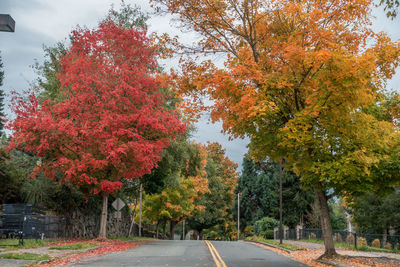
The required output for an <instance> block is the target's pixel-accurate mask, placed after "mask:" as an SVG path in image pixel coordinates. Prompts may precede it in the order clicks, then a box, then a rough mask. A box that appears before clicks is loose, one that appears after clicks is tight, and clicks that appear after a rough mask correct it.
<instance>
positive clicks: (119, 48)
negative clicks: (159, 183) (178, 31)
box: [9, 20, 185, 206]
mask: <svg viewBox="0 0 400 267" xmlns="http://www.w3.org/2000/svg"><path fill="white" fill-rule="evenodd" d="M72 40H73V42H72V44H71V47H70V48H69V49H68V50H67V51H66V54H65V55H64V56H62V58H61V67H62V68H61V72H60V73H59V74H58V76H57V78H58V79H59V81H60V89H59V90H60V92H61V94H62V95H63V97H62V98H61V99H60V100H59V101H54V100H50V99H49V100H44V101H43V102H42V103H41V104H39V99H38V98H37V97H36V96H35V95H34V94H31V95H30V97H29V101H25V99H24V98H23V97H15V98H14V107H15V108H14V112H15V114H16V116H17V117H16V119H15V120H14V121H13V122H11V123H10V129H11V130H13V131H14V136H13V139H12V142H11V144H10V146H9V147H10V148H15V147H22V148H23V149H25V150H26V151H31V152H33V153H35V154H37V155H38V156H39V157H40V160H41V163H40V164H38V166H37V167H36V168H35V169H34V171H35V173H39V172H41V171H43V172H44V173H45V175H46V176H47V177H48V178H50V179H55V178H56V174H57V173H62V174H63V175H62V177H61V179H62V181H64V182H68V183H70V184H73V185H75V186H77V187H78V188H80V189H81V190H83V192H86V193H87V194H98V193H101V194H102V195H103V196H105V197H106V196H108V194H110V193H112V192H114V191H115V190H118V189H120V188H121V186H122V182H121V179H134V178H139V177H141V176H143V175H144V174H148V173H150V172H151V169H152V168H153V167H154V166H156V163H157V161H159V160H160V159H161V154H162V152H163V149H164V148H166V147H168V145H169V143H170V140H173V139H174V138H175V137H176V136H178V135H181V134H182V133H183V131H184V130H185V126H184V125H183V124H182V123H181V122H180V121H179V120H178V118H177V115H176V114H175V113H174V112H173V111H172V110H170V109H167V108H164V107H163V105H164V103H165V101H167V99H166V98H165V96H164V95H162V94H161V92H160V85H159V83H158V81H157V80H156V76H157V74H158V67H157V62H156V58H155V56H156V55H155V52H156V51H154V50H153V49H152V48H151V45H150V42H149V39H148V38H147V37H146V31H145V30H144V29H141V30H137V29H124V28H121V27H119V26H117V25H116V24H115V23H114V22H112V21H111V20H105V21H104V22H102V23H101V24H100V25H99V27H98V29H96V30H93V31H90V30H76V31H74V32H73V33H72ZM103 206H104V205H103Z"/></svg>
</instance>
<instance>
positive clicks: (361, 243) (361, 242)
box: [357, 237, 368, 247]
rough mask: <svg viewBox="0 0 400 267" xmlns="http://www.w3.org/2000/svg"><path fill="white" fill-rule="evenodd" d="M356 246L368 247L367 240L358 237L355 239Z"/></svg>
mask: <svg viewBox="0 0 400 267" xmlns="http://www.w3.org/2000/svg"><path fill="white" fill-rule="evenodd" d="M357 246H360V247H362V246H368V244H367V240H366V239H365V238H364V237H358V238H357Z"/></svg>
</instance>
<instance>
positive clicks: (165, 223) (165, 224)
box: [163, 220, 167, 236]
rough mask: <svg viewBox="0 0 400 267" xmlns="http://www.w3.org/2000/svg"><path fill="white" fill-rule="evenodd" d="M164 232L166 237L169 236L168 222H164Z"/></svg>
mask: <svg viewBox="0 0 400 267" xmlns="http://www.w3.org/2000/svg"><path fill="white" fill-rule="evenodd" d="M163 230H164V231H163V233H164V235H165V236H167V234H166V233H167V220H164V225H163Z"/></svg>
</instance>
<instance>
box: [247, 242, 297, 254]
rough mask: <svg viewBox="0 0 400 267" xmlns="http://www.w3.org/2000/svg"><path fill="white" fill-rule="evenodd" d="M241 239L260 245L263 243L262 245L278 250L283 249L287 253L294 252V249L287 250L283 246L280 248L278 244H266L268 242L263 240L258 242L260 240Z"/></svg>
mask: <svg viewBox="0 0 400 267" xmlns="http://www.w3.org/2000/svg"><path fill="white" fill-rule="evenodd" d="M243 241H244V242H248V243H256V244H260V245H264V246H267V247H271V248H276V249H280V250H282V251H285V252H287V253H289V254H291V253H293V252H294V251H291V250H288V249H285V248H281V247H278V246H275V245H271V244H268V243H263V242H260V241H254V240H243Z"/></svg>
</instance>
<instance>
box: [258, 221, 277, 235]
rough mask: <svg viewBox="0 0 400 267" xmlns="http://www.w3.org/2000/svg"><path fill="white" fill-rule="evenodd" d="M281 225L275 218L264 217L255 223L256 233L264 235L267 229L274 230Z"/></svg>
mask: <svg viewBox="0 0 400 267" xmlns="http://www.w3.org/2000/svg"><path fill="white" fill-rule="evenodd" d="M278 226H279V221H278V220H275V219H274V218H270V217H264V218H262V219H260V220H258V221H256V222H255V223H254V234H255V235H258V236H259V235H262V234H263V232H265V231H267V230H274V228H275V227H278Z"/></svg>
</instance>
